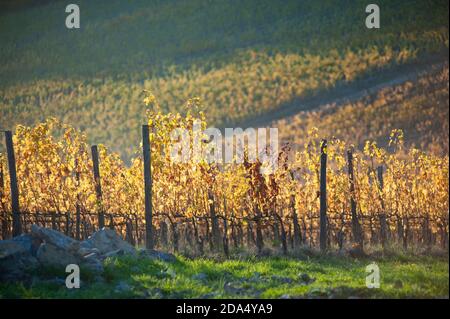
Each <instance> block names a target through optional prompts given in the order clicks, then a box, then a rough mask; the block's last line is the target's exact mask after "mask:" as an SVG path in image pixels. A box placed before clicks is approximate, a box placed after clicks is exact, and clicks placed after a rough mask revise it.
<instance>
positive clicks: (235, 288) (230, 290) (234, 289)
mask: <svg viewBox="0 0 450 319" xmlns="http://www.w3.org/2000/svg"><path fill="white" fill-rule="evenodd" d="M223 290H224V291H225V292H226V293H227V294H230V295H240V294H242V293H243V292H244V291H245V289H244V288H242V287H241V286H240V285H237V284H235V283H232V282H226V283H225V284H224V285H223Z"/></svg>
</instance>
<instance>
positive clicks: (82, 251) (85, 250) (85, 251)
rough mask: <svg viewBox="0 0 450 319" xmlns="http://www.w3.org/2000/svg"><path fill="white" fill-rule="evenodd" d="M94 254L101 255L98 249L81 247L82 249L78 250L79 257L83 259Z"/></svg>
mask: <svg viewBox="0 0 450 319" xmlns="http://www.w3.org/2000/svg"><path fill="white" fill-rule="evenodd" d="M93 253H95V254H98V255H100V250H98V249H97V248H87V247H81V248H80V249H78V255H80V256H81V257H84V256H87V255H89V254H93Z"/></svg>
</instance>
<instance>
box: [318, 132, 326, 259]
mask: <svg viewBox="0 0 450 319" xmlns="http://www.w3.org/2000/svg"><path fill="white" fill-rule="evenodd" d="M319 241H320V251H322V252H324V251H326V249H327V242H328V227H327V140H322V144H321V147H320V235H319Z"/></svg>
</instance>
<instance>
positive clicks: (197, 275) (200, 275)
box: [192, 272, 208, 281]
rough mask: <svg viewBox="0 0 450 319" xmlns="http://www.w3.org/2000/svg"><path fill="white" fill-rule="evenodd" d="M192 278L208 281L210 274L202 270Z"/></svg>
mask: <svg viewBox="0 0 450 319" xmlns="http://www.w3.org/2000/svg"><path fill="white" fill-rule="evenodd" d="M192 279H193V280H198V281H206V280H208V275H207V274H205V273H203V272H201V273H198V274H195V275H194V276H192Z"/></svg>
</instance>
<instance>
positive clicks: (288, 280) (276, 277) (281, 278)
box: [271, 275, 293, 284]
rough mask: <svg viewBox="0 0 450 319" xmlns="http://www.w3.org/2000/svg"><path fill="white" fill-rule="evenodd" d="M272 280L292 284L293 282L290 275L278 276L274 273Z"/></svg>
mask: <svg viewBox="0 0 450 319" xmlns="http://www.w3.org/2000/svg"><path fill="white" fill-rule="evenodd" d="M271 278H272V280H275V281H278V282H281V283H283V284H291V283H292V282H293V280H292V279H291V278H289V277H282V276H277V275H273V276H272V277H271Z"/></svg>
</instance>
